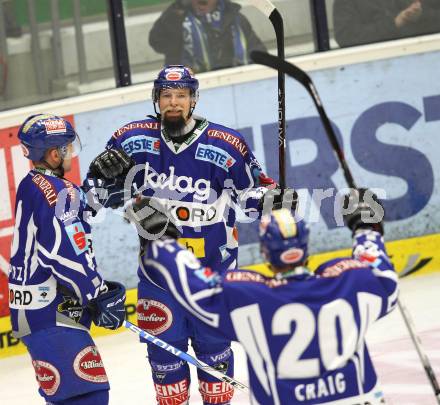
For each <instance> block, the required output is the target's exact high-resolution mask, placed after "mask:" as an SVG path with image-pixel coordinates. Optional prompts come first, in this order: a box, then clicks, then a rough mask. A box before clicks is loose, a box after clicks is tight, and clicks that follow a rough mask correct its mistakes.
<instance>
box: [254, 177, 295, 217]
mask: <svg viewBox="0 0 440 405" xmlns="http://www.w3.org/2000/svg"><path fill="white" fill-rule="evenodd" d="M297 204H298V193H297V192H296V191H295V190H294V189H293V188H285V189H284V190H281V188H280V187H279V185H278V184H277V185H276V187H275V188H274V189H272V190H267V191H266V192H265V193H264V195H263V197H262V198H261V200H260V202H259V210H260V211H261V210H262V211H263V213H265V214H266V213H270V211H271V210H279V209H281V208H287V209H290V210H291V211H292V212H295V211H296V206H297Z"/></svg>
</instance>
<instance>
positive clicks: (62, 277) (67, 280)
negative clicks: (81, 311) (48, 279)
mask: <svg viewBox="0 0 440 405" xmlns="http://www.w3.org/2000/svg"><path fill="white" fill-rule="evenodd" d="M38 263H40V266H43V267H46V268H47V269H51V270H52V273H53V274H55V275H56V276H57V277H58V278H60V279H61V280H64V281H66V282H67V283H69V284H70V285H71V286H72V288H73V291H74V292H75V294H76V296H77V298H78V300H79V303H80V304H81V305H82V304H83V296H82V295H81V290H80V289H79V287H78V285H77V284H76V283H75V282H74V281H73V280H71V279H70V278H68V277H66V276H63V275H62V274H60V273H59V272H57V271H56V270H55V268H54V267H53V266H52V265H50V264H46V263H44V262H43V260H41V258H40V257H39V258H38Z"/></svg>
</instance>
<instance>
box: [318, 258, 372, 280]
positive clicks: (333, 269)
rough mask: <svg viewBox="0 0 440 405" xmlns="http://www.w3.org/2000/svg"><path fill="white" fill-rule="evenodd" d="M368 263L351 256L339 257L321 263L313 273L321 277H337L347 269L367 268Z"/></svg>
mask: <svg viewBox="0 0 440 405" xmlns="http://www.w3.org/2000/svg"><path fill="white" fill-rule="evenodd" d="M369 267H370V266H369V264H368V263H366V262H361V261H360V260H357V259H354V258H352V257H339V258H336V259H332V260H328V261H327V262H324V263H322V264H321V265H319V266H318V268H317V269H316V270H315V274H316V275H319V276H321V277H323V278H331V277H338V276H339V275H341V274H343V273H345V272H346V271H348V270H361V269H366V268H369Z"/></svg>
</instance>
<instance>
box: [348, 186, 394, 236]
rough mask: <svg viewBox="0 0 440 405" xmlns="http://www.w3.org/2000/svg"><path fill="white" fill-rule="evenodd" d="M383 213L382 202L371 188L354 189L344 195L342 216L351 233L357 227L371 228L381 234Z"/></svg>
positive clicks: (382, 231)
mask: <svg viewBox="0 0 440 405" xmlns="http://www.w3.org/2000/svg"><path fill="white" fill-rule="evenodd" d="M384 214H385V212H384V208H383V206H382V204H381V203H380V202H379V200H378V198H377V196H376V195H375V194H374V193H373V192H372V191H371V190H368V189H365V188H361V189H359V190H356V189H354V190H352V192H351V193H350V194H348V195H346V196H345V197H344V202H343V210H342V216H343V218H344V223H345V225H346V226H347V227H348V228H349V229H351V231H352V232H353V233H355V232H356V231H357V230H358V229H372V230H373V231H377V232H379V233H380V234H381V235H383V233H384V230H383V219H384Z"/></svg>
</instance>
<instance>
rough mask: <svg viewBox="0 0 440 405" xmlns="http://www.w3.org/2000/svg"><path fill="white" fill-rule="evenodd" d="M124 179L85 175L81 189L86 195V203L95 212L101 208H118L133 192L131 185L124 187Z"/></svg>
mask: <svg viewBox="0 0 440 405" xmlns="http://www.w3.org/2000/svg"><path fill="white" fill-rule="evenodd" d="M124 183H125V182H124V180H123V179H121V178H114V179H111V180H107V179H99V178H94V177H86V179H85V180H84V182H83V184H82V186H81V189H82V190H83V191H84V193H85V194H86V197H87V204H88V206H89V208H90V210H91V211H92V212H94V213H95V214H96V213H97V212H98V211H99V210H100V209H101V208H109V207H111V208H119V207H122V206H124V204H125V202H126V201H127V200H129V199H130V198H131V197H132V195H133V194H134V193H135V190H134V188H133V186H131V189H130V190H129V189H125V188H124Z"/></svg>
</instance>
